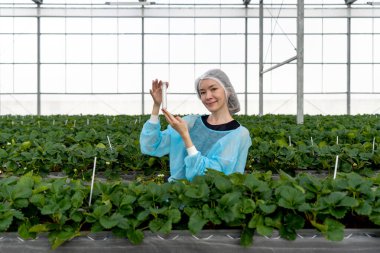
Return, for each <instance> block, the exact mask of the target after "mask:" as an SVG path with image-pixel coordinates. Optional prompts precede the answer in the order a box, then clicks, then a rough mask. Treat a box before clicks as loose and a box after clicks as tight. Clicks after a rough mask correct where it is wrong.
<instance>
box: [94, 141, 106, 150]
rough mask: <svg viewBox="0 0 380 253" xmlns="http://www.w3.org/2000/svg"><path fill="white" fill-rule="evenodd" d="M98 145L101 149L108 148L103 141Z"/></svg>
mask: <svg viewBox="0 0 380 253" xmlns="http://www.w3.org/2000/svg"><path fill="white" fill-rule="evenodd" d="M96 147H97V148H101V149H105V148H107V147H106V145H104V144H103V143H101V142H100V143H98V144H97V145H96Z"/></svg>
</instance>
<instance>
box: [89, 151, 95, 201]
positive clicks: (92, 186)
mask: <svg viewBox="0 0 380 253" xmlns="http://www.w3.org/2000/svg"><path fill="white" fill-rule="evenodd" d="M95 169H96V156H95V158H94V168H93V169H92V179H91V189H90V200H89V201H88V206H91V199H92V191H93V190H94V179H95Z"/></svg>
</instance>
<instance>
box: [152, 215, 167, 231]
mask: <svg viewBox="0 0 380 253" xmlns="http://www.w3.org/2000/svg"><path fill="white" fill-rule="evenodd" d="M164 223H165V221H164V220H163V219H161V218H156V219H154V220H151V221H150V222H149V229H150V230H151V231H152V232H153V233H157V232H158V231H159V230H160V229H161V227H162V226H163V225H164Z"/></svg>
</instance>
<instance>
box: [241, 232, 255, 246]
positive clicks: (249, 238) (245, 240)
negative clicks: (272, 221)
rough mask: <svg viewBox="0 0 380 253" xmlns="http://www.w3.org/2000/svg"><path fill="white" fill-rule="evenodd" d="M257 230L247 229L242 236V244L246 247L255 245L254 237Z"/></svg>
mask: <svg viewBox="0 0 380 253" xmlns="http://www.w3.org/2000/svg"><path fill="white" fill-rule="evenodd" d="M254 232H255V230H254V229H251V228H247V227H245V228H244V229H243V231H242V233H241V236H240V244H241V245H242V246H244V247H249V246H251V245H252V244H253V235H254Z"/></svg>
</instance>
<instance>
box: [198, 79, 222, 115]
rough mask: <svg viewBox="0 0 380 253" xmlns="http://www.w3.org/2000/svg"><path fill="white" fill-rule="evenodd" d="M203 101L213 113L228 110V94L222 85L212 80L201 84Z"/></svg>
mask: <svg viewBox="0 0 380 253" xmlns="http://www.w3.org/2000/svg"><path fill="white" fill-rule="evenodd" d="M199 93H200V95H201V101H202V103H203V104H204V105H205V106H206V108H207V110H209V111H210V112H211V113H213V112H217V111H220V110H221V109H227V111H228V107H227V98H226V92H225V91H224V88H223V87H222V85H221V84H219V83H218V82H217V81H215V80H212V79H204V80H201V81H200V83H199Z"/></svg>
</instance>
